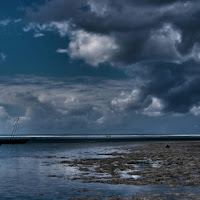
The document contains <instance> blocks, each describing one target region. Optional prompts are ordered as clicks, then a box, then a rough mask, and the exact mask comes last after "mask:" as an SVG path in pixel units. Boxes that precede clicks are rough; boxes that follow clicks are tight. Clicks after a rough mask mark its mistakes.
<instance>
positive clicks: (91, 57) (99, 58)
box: [67, 30, 119, 66]
mask: <svg viewBox="0 0 200 200" xmlns="http://www.w3.org/2000/svg"><path fill="white" fill-rule="evenodd" d="M67 50H68V54H69V55H70V57H71V58H72V59H83V60H84V61H85V62H86V63H88V64H90V65H92V66H98V65H99V64H100V63H105V62H110V61H111V60H112V57H113V56H114V54H115V53H116V52H117V51H118V50H119V46H118V45H117V44H116V42H115V40H114V39H113V38H112V37H111V36H104V35H99V34H94V33H88V32H86V31H83V30H77V31H73V32H72V33H71V36H70V43H69V46H68V49H67Z"/></svg>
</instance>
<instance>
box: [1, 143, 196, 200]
mask: <svg viewBox="0 0 200 200" xmlns="http://www.w3.org/2000/svg"><path fill="white" fill-rule="evenodd" d="M142 144H143V142H123V143H120V142H105V143H103V142H84V143H83V142H77V143H55V142H50V143H49V142H37V141H35V142H30V143H27V144H24V145H1V146H0V199H3V200H4V199H5V200H7V199H10V200H11V199H14V200H18V199H19V200H22V199H48V200H51V199H52V200H53V199H54V200H55V199H62V200H63V199H68V198H69V197H79V196H85V195H87V196H99V197H102V198H106V197H107V196H109V195H122V196H131V195H136V194H143V193H152V192H155V191H156V192H157V193H162V192H163V191H166V190H169V191H171V190H173V192H174V191H176V190H177V191H180V190H181V189H180V188H168V187H165V186H134V185H109V184H101V183H83V182H82V181H77V180H76V181H74V180H71V178H73V177H74V176H77V175H78V173H79V172H78V170H77V169H76V168H75V167H68V166H66V165H63V164H60V163H59V162H60V161H61V158H60V157H68V159H78V158H91V157H94V158H95V157H96V156H97V153H109V152H112V151H113V150H114V149H115V148H116V147H122V146H129V145H130V146H133V145H142ZM86 190H89V192H87V194H86V193H85V191H86ZM191 191H192V192H194V191H195V188H190V187H186V188H184V192H191Z"/></svg>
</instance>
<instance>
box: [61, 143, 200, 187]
mask: <svg viewBox="0 0 200 200" xmlns="http://www.w3.org/2000/svg"><path fill="white" fill-rule="evenodd" d="M167 145H169V147H168V148H167ZM115 150H116V151H114V152H112V153H107V154H98V155H99V156H102V157H98V156H97V158H88V159H78V160H77V159H75V160H63V161H62V162H61V163H63V164H68V165H69V166H73V167H77V168H78V169H79V170H80V171H81V172H83V173H82V174H81V175H79V177H75V178H74V179H81V180H83V181H84V182H100V183H108V184H133V185H160V184H163V185H167V186H200V142H168V143H151V144H145V145H141V146H133V147H128V148H126V147H124V148H120V149H115Z"/></svg>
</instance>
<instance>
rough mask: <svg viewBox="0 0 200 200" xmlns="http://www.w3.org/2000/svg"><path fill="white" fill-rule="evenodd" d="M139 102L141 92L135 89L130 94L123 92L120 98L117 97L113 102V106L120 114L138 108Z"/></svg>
mask: <svg viewBox="0 0 200 200" xmlns="http://www.w3.org/2000/svg"><path fill="white" fill-rule="evenodd" d="M139 101H140V91H139V90H137V89H135V90H133V91H132V92H131V93H130V94H129V93H125V92H121V94H120V96H119V97H116V98H114V99H113V100H112V101H111V106H112V108H113V109H114V110H116V111H118V112H124V111H126V110H128V109H129V107H130V106H131V107H134V106H137V104H138V102H139Z"/></svg>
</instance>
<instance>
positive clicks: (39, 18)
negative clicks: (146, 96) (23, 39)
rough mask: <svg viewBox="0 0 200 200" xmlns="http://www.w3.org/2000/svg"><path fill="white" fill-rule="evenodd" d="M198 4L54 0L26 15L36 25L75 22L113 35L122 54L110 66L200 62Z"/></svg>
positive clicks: (96, 32) (85, 28)
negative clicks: (147, 61)
mask: <svg viewBox="0 0 200 200" xmlns="http://www.w3.org/2000/svg"><path fill="white" fill-rule="evenodd" d="M198 5H199V2H198V1H196V0H194V1H178V0H175V1H171V0H167V1H162V2H161V1H142V2H141V1H138V0H134V1H130V0H125V1H123V2H122V1H120V0H116V1H112V0H102V1H97V0H89V1H79V0H78V1H76V2H74V1H67V2H66V1H64V0H52V1H48V2H46V3H45V4H42V5H38V6H37V5H36V8H37V9H35V10H36V11H35V10H33V9H31V8H26V9H25V11H26V14H27V18H28V19H29V20H30V21H35V22H39V23H50V22H51V21H57V22H61V21H69V20H70V21H71V22H72V23H73V24H74V25H75V26H76V27H77V28H78V29H79V30H81V31H84V32H86V33H90V34H92V35H99V34H100V35H104V36H108V37H109V36H110V34H111V33H112V37H113V38H115V41H117V43H118V47H119V48H120V51H119V52H118V53H117V52H115V53H114V55H113V56H112V59H111V60H110V62H111V63H115V64H116V65H118V64H119V63H120V64H122V65H126V64H132V63H135V62H139V61H142V60H144V59H145V60H161V59H162V60H165V61H166V60H170V61H174V60H177V61H179V62H183V61H186V60H188V59H194V60H195V61H197V60H198V58H197V55H195V50H193V54H192V55H193V56H191V52H192V49H195V48H194V47H195V46H197V45H198V43H199V42H200V41H199V37H198V35H199V22H198V20H197V19H198V17H199V6H198ZM119 13H120V14H119ZM152 49H153V50H152Z"/></svg>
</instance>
